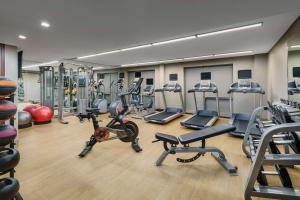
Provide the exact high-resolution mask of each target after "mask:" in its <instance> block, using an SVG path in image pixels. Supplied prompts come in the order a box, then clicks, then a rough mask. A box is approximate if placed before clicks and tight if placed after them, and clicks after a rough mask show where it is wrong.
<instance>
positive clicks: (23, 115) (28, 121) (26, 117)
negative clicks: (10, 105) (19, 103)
mask: <svg viewBox="0 0 300 200" xmlns="http://www.w3.org/2000/svg"><path fill="white" fill-rule="evenodd" d="M18 126H19V129H22V128H27V127H30V126H32V117H31V114H30V113H29V112H26V111H19V112H18Z"/></svg>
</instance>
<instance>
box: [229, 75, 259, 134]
mask: <svg viewBox="0 0 300 200" xmlns="http://www.w3.org/2000/svg"><path fill="white" fill-rule="evenodd" d="M238 79H239V80H238V82H236V83H233V84H232V85H231V86H230V88H229V90H228V94H230V98H229V100H230V112H231V119H230V121H229V124H232V125H234V126H235V127H236V130H235V131H233V132H230V134H231V135H233V136H238V137H244V135H245V132H246V129H247V127H248V123H249V120H250V118H251V114H249V113H234V112H233V100H232V99H233V94H234V93H242V94H250V93H252V94H259V106H261V104H262V98H263V95H264V94H265V91H264V90H263V89H262V88H261V86H260V85H259V83H257V82H253V81H251V70H239V71H238Z"/></svg>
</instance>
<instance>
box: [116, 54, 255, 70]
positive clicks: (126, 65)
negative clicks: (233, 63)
mask: <svg viewBox="0 0 300 200" xmlns="http://www.w3.org/2000/svg"><path fill="white" fill-rule="evenodd" d="M251 53H253V51H238V52H230V53H222V54H211V55H205V56H197V57H186V58H177V59H172V60H159V61H151V62H143V63H132V64H125V65H121V66H122V67H132V66H141V65H151V64H160V63H170V62H180V61H185V60H201V59H205V58H213V57H221V56H232V55H241V54H251Z"/></svg>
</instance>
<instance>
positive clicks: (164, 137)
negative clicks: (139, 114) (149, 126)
mask: <svg viewBox="0 0 300 200" xmlns="http://www.w3.org/2000/svg"><path fill="white" fill-rule="evenodd" d="M155 138H156V139H158V140H161V141H164V142H169V143H170V144H179V142H178V139H177V137H175V136H173V135H169V134H164V133H156V134H155Z"/></svg>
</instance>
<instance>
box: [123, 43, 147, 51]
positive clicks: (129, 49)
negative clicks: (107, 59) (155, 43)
mask: <svg viewBox="0 0 300 200" xmlns="http://www.w3.org/2000/svg"><path fill="white" fill-rule="evenodd" d="M151 46H152V44H145V45H141V46H136V47H129V48H125V49H121V51H131V50H135V49H142V48H147V47H151Z"/></svg>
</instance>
